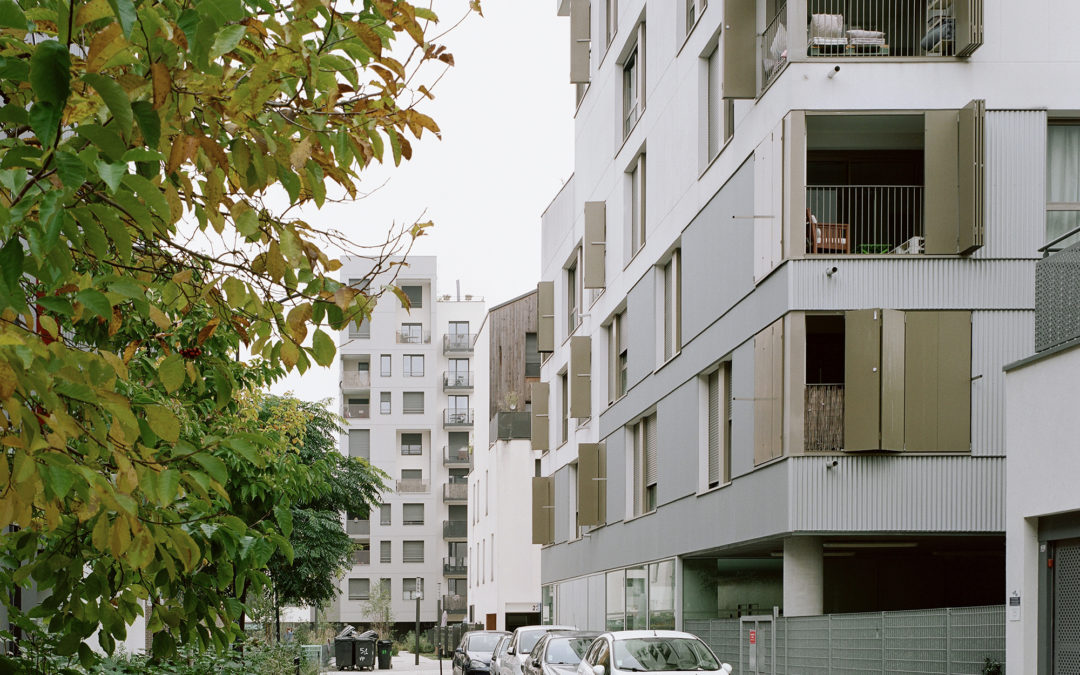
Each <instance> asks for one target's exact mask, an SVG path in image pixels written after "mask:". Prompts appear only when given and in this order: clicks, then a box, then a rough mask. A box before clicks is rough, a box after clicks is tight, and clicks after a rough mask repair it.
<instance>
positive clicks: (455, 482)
mask: <svg viewBox="0 0 1080 675" xmlns="http://www.w3.org/2000/svg"><path fill="white" fill-rule="evenodd" d="M468 501H469V479H468V478H465V477H461V478H457V477H454V476H451V477H450V482H449V483H446V484H445V485H443V502H444V503H446V504H465V503H466V502H468Z"/></svg>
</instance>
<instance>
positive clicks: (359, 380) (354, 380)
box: [341, 370, 371, 389]
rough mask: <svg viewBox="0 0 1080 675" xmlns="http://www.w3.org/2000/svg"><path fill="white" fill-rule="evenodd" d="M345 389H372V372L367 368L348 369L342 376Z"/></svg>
mask: <svg viewBox="0 0 1080 675" xmlns="http://www.w3.org/2000/svg"><path fill="white" fill-rule="evenodd" d="M341 386H342V388H343V389H370V388H371V372H369V371H367V370H346V371H345V372H344V373H343V374H342V377H341Z"/></svg>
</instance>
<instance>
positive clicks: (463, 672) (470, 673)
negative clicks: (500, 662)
mask: <svg viewBox="0 0 1080 675" xmlns="http://www.w3.org/2000/svg"><path fill="white" fill-rule="evenodd" d="M504 637H505V638H509V637H510V633H507V632H506V631H502V630H473V631H469V632H468V633H465V635H462V636H461V643H460V644H458V646H457V649H455V650H454V662H453V664H454V665H453V670H454V675H479V674H480V673H491V672H493V671H492V668H491V656H492V653H494V651H495V647H496V646H498V644H499V641H500V640H501V639H502V638H504ZM495 672H498V671H495Z"/></svg>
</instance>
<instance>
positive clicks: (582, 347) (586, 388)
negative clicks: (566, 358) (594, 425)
mask: <svg viewBox="0 0 1080 675" xmlns="http://www.w3.org/2000/svg"><path fill="white" fill-rule="evenodd" d="M591 415H592V338H591V337H588V336H583V335H576V336H574V337H572V338H570V417H573V418H576V419H584V418H586V417H590V416H591Z"/></svg>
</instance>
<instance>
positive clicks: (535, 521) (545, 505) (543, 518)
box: [532, 476, 555, 545]
mask: <svg viewBox="0 0 1080 675" xmlns="http://www.w3.org/2000/svg"><path fill="white" fill-rule="evenodd" d="M552 482H553V481H552V479H551V477H550V476H548V477H546V478H533V479H532V534H533V536H532V543H534V544H542V545H543V544H550V543H552V542H554V541H555V508H554V506H555V504H554V502H555V500H554V497H553V488H552Z"/></svg>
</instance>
